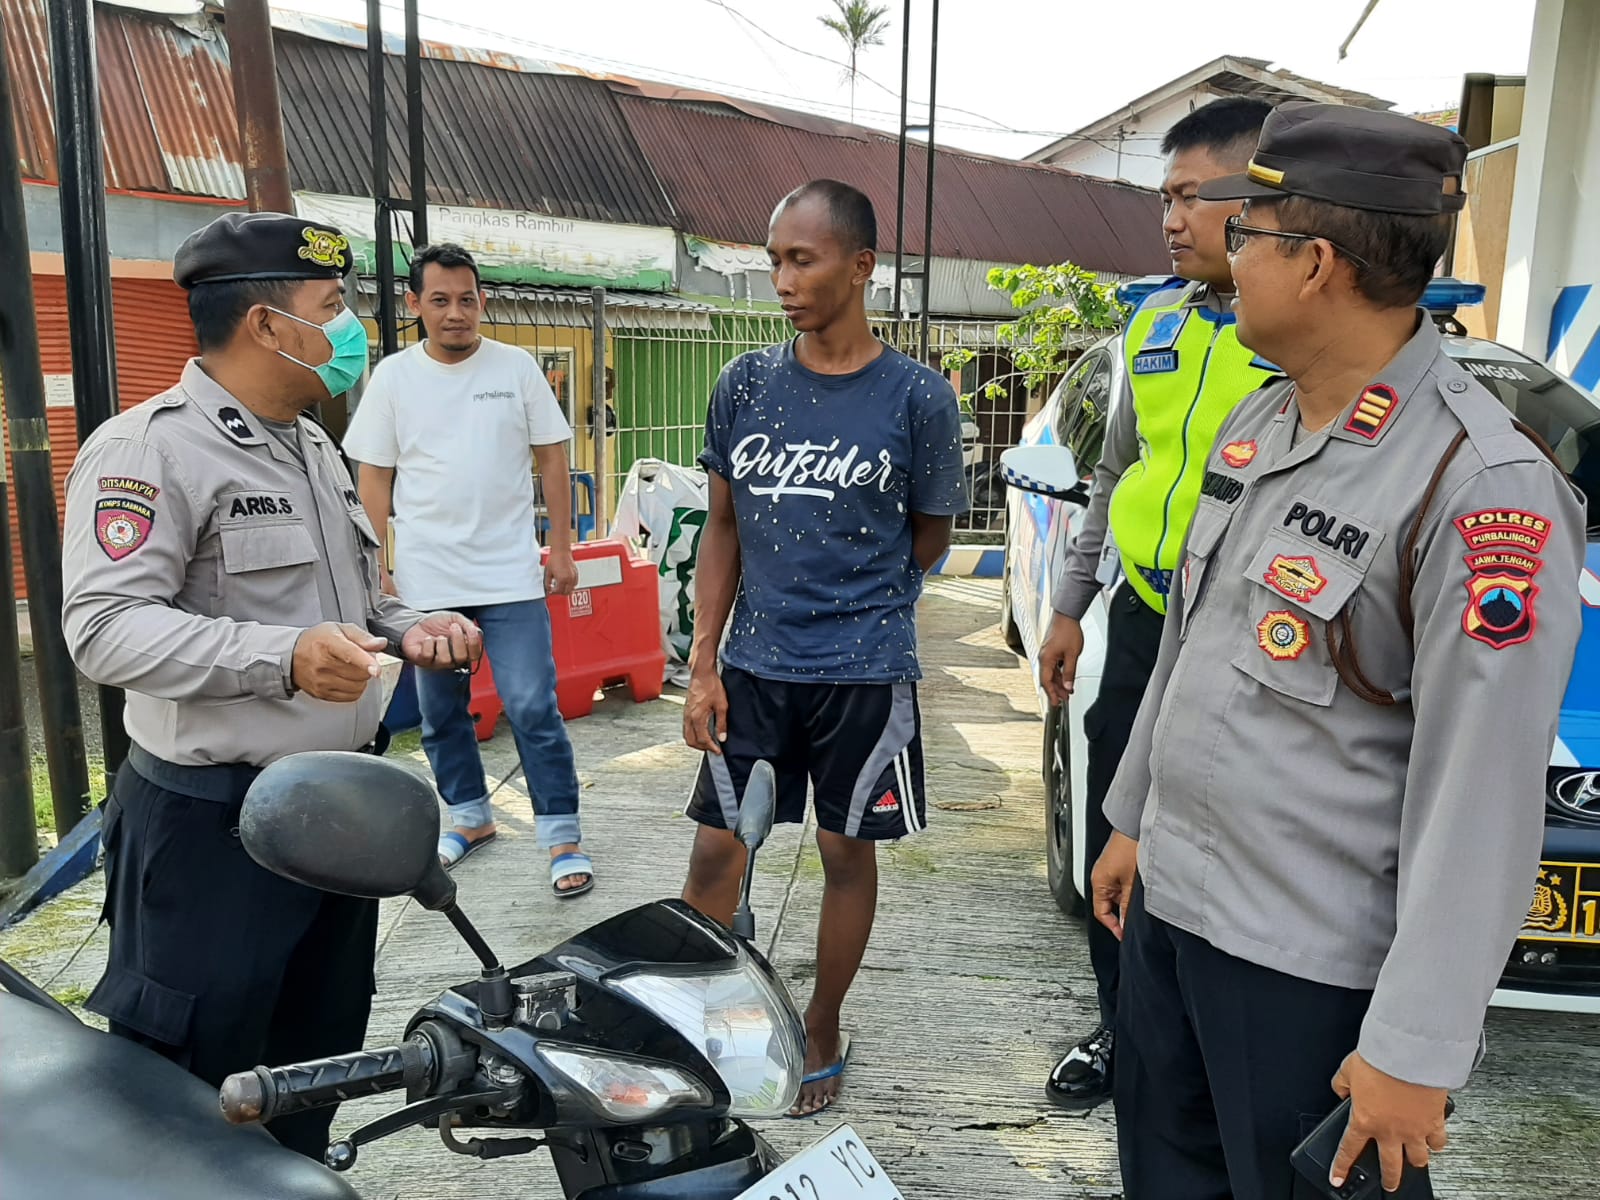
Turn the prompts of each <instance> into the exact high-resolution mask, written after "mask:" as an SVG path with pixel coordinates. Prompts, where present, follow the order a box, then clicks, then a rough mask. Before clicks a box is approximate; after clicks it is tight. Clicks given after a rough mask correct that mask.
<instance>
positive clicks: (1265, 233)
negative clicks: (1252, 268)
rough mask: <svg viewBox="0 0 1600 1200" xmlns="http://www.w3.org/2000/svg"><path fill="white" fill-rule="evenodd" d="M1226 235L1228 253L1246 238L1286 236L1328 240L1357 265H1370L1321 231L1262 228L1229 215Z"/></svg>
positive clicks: (1294, 239) (1293, 239)
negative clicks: (1302, 231) (1296, 231)
mask: <svg viewBox="0 0 1600 1200" xmlns="http://www.w3.org/2000/svg"><path fill="white" fill-rule="evenodd" d="M1223 230H1224V237H1225V239H1226V242H1227V247H1228V253H1229V254H1237V253H1239V251H1241V250H1243V249H1244V243H1245V239H1246V238H1248V237H1252V236H1259V237H1275V238H1285V239H1287V240H1289V241H1291V242H1327V243H1328V245H1330V246H1332V247H1333V248H1334V249H1335V250H1337V251H1338V252H1339V253H1340V254H1342V255H1344V256H1345V257H1346V258H1348V259H1349V260H1350V261H1351V262H1353V263H1355V264H1356V265H1357V266H1361V267H1365V266H1370V265H1371V264H1369V263H1368V262H1367V260H1366V259H1364V258H1362V257H1361V256H1360V255H1359V254H1352V253H1350V251H1348V250H1346V249H1345V248H1344V247H1343V246H1341V245H1339V243H1338V242H1335V241H1333V240H1332V239H1331V238H1325V237H1323V236H1322V235H1321V234H1319V233H1290V232H1289V231H1288V230H1286V229H1262V228H1261V227H1260V226H1259V225H1246V224H1245V223H1244V220H1243V219H1242V218H1240V217H1229V218H1228V219H1227V220H1226V221H1224V222H1223Z"/></svg>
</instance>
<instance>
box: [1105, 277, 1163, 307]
mask: <svg viewBox="0 0 1600 1200" xmlns="http://www.w3.org/2000/svg"><path fill="white" fill-rule="evenodd" d="M1171 278H1172V276H1170V275H1143V276H1140V277H1139V278H1138V279H1128V280H1124V281H1123V282H1122V283H1119V284H1117V299H1118V300H1119V301H1121V302H1122V303H1123V304H1130V305H1132V306H1133V307H1134V308H1137V307H1139V305H1140V304H1141V303H1142V302H1143V301H1144V298H1145V297H1146V296H1148V295H1149V294H1150V293H1151V292H1153V291H1155V290H1156V289H1157V288H1159V287H1160V286H1161V285H1162V284H1163V283H1165V282H1167V280H1169V279H1171Z"/></svg>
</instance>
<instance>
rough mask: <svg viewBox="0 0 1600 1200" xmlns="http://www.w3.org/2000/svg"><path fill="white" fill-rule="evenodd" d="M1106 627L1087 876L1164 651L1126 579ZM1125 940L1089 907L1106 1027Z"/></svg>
mask: <svg viewBox="0 0 1600 1200" xmlns="http://www.w3.org/2000/svg"><path fill="white" fill-rule="evenodd" d="M1110 607H1111V612H1110V616H1109V619H1108V621H1107V627H1106V662H1105V670H1104V672H1103V673H1102V675H1101V676H1100V693H1099V695H1097V696H1096V697H1095V701H1094V703H1093V704H1091V705H1090V706H1089V711H1088V712H1086V713H1084V714H1083V732H1084V736H1085V737H1086V738H1087V739H1088V742H1089V763H1088V795H1087V796H1086V797H1085V798H1084V800H1085V808H1086V811H1085V814H1084V818H1085V819H1084V826H1085V830H1084V832H1085V835H1086V836H1085V837H1084V842H1083V878H1084V880H1085V881H1087V880H1088V879H1089V876H1090V875H1091V874H1092V873H1093V871H1094V864H1095V862H1096V860H1098V859H1099V857H1100V854H1101V852H1102V851H1103V850H1104V849H1105V848H1106V843H1107V842H1108V841H1110V840H1111V822H1110V821H1108V820H1106V814H1105V812H1104V811H1103V810H1102V808H1101V805H1102V804H1103V803H1104V802H1105V798H1106V793H1107V792H1109V791H1110V790H1111V781H1112V780H1113V779H1114V778H1115V777H1116V774H1117V767H1118V766H1119V765H1120V764H1121V762H1122V754H1123V751H1125V750H1126V749H1127V748H1128V738H1129V737H1130V736H1131V735H1132V733H1133V721H1134V718H1135V717H1137V716H1138V715H1139V704H1140V702H1141V701H1143V699H1144V693H1145V688H1146V687H1147V686H1148V685H1149V683H1150V674H1151V672H1153V671H1154V670H1155V669H1156V653H1157V652H1158V651H1159V650H1160V649H1161V622H1162V617H1161V614H1160V613H1158V612H1157V611H1156V610H1155V609H1153V608H1151V607H1150V606H1149V605H1148V604H1146V603H1145V602H1144V601H1143V600H1142V599H1141V598H1140V596H1139V593H1138V592H1136V591H1134V590H1133V589H1132V588H1131V587H1129V586H1128V585H1127V584H1126V583H1124V584H1122V585H1121V586H1120V587H1118V588H1117V590H1116V591H1115V592H1114V593H1112V596H1111V606H1110ZM1121 946H1122V944H1121V943H1120V942H1118V941H1117V938H1116V935H1115V934H1114V933H1112V932H1111V931H1110V930H1109V929H1107V928H1106V927H1105V926H1104V925H1102V924H1100V922H1099V921H1096V920H1095V919H1094V905H1093V903H1092V902H1091V903H1090V905H1089V964H1090V966H1091V967H1093V968H1094V982H1095V991H1096V993H1097V995H1098V997H1099V1000H1100V1020H1101V1021H1102V1022H1103V1023H1104V1024H1107V1025H1110V1024H1112V1023H1113V1022H1114V1021H1115V1020H1116V1015H1117V972H1118V967H1117V958H1118V955H1119V953H1120V952H1121Z"/></svg>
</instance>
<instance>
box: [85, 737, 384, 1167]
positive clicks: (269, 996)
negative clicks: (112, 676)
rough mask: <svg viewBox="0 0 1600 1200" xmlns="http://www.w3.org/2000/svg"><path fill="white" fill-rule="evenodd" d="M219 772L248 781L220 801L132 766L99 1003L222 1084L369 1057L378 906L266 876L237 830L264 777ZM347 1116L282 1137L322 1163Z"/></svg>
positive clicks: (122, 784) (109, 862) (122, 775)
mask: <svg viewBox="0 0 1600 1200" xmlns="http://www.w3.org/2000/svg"><path fill="white" fill-rule="evenodd" d="M208 770H212V771H222V772H230V771H231V772H232V773H233V774H232V775H231V776H227V775H225V776H224V782H225V783H226V786H225V787H224V788H222V789H220V791H219V792H218V793H217V797H218V798H214V799H206V798H201V797H199V796H195V795H186V794H183V793H181V792H178V791H173V790H170V789H168V788H166V787H161V786H157V785H156V784H154V783H152V782H150V781H149V780H148V779H146V778H145V777H144V776H143V775H141V774H139V772H138V771H136V770H135V769H134V768H133V767H132V765H130V764H124V765H123V767H122V769H121V770H120V771H118V772H117V778H116V781H115V783H114V785H113V787H112V789H111V794H110V795H109V796H108V797H107V799H106V802H105V813H104V821H103V824H102V829H101V838H102V841H103V843H104V845H105V870H106V904H105V914H104V915H105V917H106V919H107V920H108V921H109V922H110V924H111V953H110V958H109V960H108V961H107V963H106V972H105V975H104V976H103V977H102V978H101V980H100V983H99V984H98V986H96V988H95V990H94V992H93V994H92V995H91V996H90V997H89V1002H88V1007H89V1008H91V1009H92V1010H93V1011H95V1012H97V1013H100V1014H101V1015H102V1016H104V1017H106V1018H107V1019H108V1020H109V1021H110V1023H111V1031H112V1032H113V1033H115V1034H119V1035H121V1036H122V1037H126V1038H129V1039H130V1040H132V1041H136V1042H140V1043H142V1044H144V1045H146V1046H149V1047H151V1048H152V1049H154V1050H156V1051H157V1052H159V1053H160V1054H162V1055H164V1056H165V1057H167V1058H169V1059H171V1060H173V1061H174V1062H176V1063H177V1064H178V1065H179V1066H182V1067H184V1068H186V1069H187V1070H189V1071H191V1072H192V1073H193V1074H195V1075H197V1076H199V1077H200V1078H201V1079H204V1080H205V1081H206V1082H207V1083H210V1084H213V1085H217V1084H220V1083H221V1082H222V1080H223V1079H224V1078H225V1077H227V1076H228V1075H230V1074H232V1073H233V1072H235V1071H244V1070H248V1069H250V1068H251V1067H253V1066H256V1065H258V1064H263V1065H267V1066H276V1065H280V1064H283V1063H289V1062H296V1061H300V1060H304V1059H313V1058H322V1057H324V1056H326V1055H330V1054H340V1053H344V1052H346V1051H350V1050H358V1049H360V1048H361V1044H362V1040H363V1039H364V1038H365V1036H366V1031H367V1017H368V1015H369V1013H370V1012H371V1008H372V993H373V990H374V989H373V983H374V977H373V966H374V961H375V956H376V948H377V930H378V906H377V903H376V902H375V901H372V900H358V899H354V898H352V897H348V896H333V895H329V894H327V893H325V892H319V891H315V890H313V889H311V888H307V887H303V886H301V885H300V884H296V883H290V882H289V881H288V880H286V879H281V878H279V877H278V876H276V875H273V874H272V873H271V872H269V871H267V870H265V869H264V868H262V867H260V866H257V865H256V863H255V861H254V860H253V859H252V858H251V857H250V856H249V854H247V853H246V852H245V849H244V847H243V845H242V844H241V843H240V841H239V833H238V829H239V809H240V806H241V805H242V803H243V801H244V791H245V788H246V787H248V785H249V780H250V778H251V777H253V774H254V773H253V772H250V771H248V770H244V769H239V768H208ZM189 790H199V789H189ZM334 1111H335V1110H334V1109H333V1108H325V1109H318V1110H315V1111H312V1112H306V1113H297V1114H295V1115H293V1116H288V1117H283V1118H280V1119H279V1120H277V1121H274V1122H272V1123H271V1124H270V1125H269V1126H268V1129H269V1130H270V1132H271V1133H272V1134H273V1136H275V1137H276V1138H277V1139H278V1141H279V1142H281V1143H282V1144H283V1145H285V1146H287V1147H289V1148H290V1149H292V1150H297V1151H299V1152H300V1153H302V1154H305V1155H308V1156H309V1157H312V1158H315V1159H317V1160H318V1161H319V1162H320V1161H321V1159H322V1154H323V1151H324V1150H325V1149H326V1148H327V1144H328V1130H329V1128H330V1126H331V1125H332V1123H333V1115H334Z"/></svg>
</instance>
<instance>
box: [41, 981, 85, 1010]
mask: <svg viewBox="0 0 1600 1200" xmlns="http://www.w3.org/2000/svg"><path fill="white" fill-rule="evenodd" d="M50 994H51V995H52V996H54V997H55V998H56V999H57V1000H59V1001H61V1003H63V1004H65V1005H66V1006H67V1007H68V1008H82V1007H83V1005H84V1003H85V1002H86V1001H87V1000H88V999H89V989H88V988H86V987H82V986H80V985H75V986H73V987H64V988H60V989H58V990H57V991H54V992H51V993H50Z"/></svg>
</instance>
